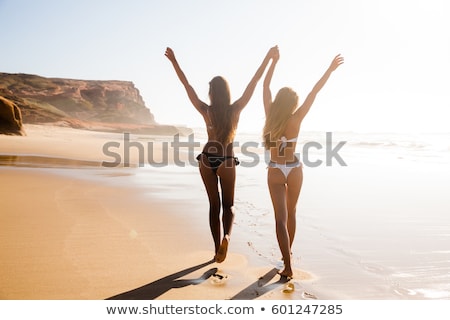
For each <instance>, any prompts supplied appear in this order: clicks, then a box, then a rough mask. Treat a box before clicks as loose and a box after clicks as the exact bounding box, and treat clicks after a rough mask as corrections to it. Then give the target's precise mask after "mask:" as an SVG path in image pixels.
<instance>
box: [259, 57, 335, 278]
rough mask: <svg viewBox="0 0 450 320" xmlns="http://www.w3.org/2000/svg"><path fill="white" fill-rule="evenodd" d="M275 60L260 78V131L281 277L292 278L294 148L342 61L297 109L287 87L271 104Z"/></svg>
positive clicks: (299, 176)
mask: <svg viewBox="0 0 450 320" xmlns="http://www.w3.org/2000/svg"><path fill="white" fill-rule="evenodd" d="M278 59H279V53H278V52H276V54H275V56H274V58H273V60H272V63H271V65H270V67H269V70H268V71H267V74H266V77H265V78H264V84H263V100H264V110H265V113H266V122H265V126H264V130H263V137H264V146H265V148H266V149H267V150H270V162H269V166H268V171H267V183H268V186H269V192H270V196H271V199H272V204H273V209H274V211H275V226H276V227H275V228H276V234H277V240H278V245H279V247H280V251H281V255H282V257H283V262H284V270H282V271H281V272H280V275H281V276H283V277H287V278H291V277H292V276H293V271H292V265H291V247H292V243H293V241H294V236H295V229H296V207H297V200H298V197H299V195H300V189H301V187H302V183H303V172H302V164H301V162H300V160H299V159H298V158H297V157H296V156H295V146H296V144H297V137H298V133H299V131H300V125H301V123H302V121H303V118H304V117H305V116H306V114H307V113H308V111H309V109H310V108H311V106H312V104H313V102H314V100H315V98H316V95H317V94H318V93H319V91H320V90H321V89H322V87H323V86H324V85H325V83H326V82H327V81H328V78H329V77H330V75H331V73H332V72H333V71H334V70H336V68H337V67H339V66H340V65H341V64H342V63H343V62H344V59H343V58H342V57H341V56H340V55H337V56H336V57H335V58H334V59H333V61H332V62H331V65H330V66H329V68H328V69H327V70H326V72H325V74H324V75H323V76H322V78H320V80H319V81H318V82H317V83H316V85H315V86H314V87H313V89H312V91H311V92H310V93H309V94H308V96H307V97H306V99H305V101H304V102H303V104H302V105H301V106H300V107H299V108H298V109H297V106H298V96H297V94H296V93H295V92H294V91H293V90H292V89H291V88H282V89H280V90H279V91H278V93H277V95H276V97H275V100H274V101H273V102H272V94H271V92H270V82H271V80H272V75H273V72H274V70H275V65H276V64H277V62H278Z"/></svg>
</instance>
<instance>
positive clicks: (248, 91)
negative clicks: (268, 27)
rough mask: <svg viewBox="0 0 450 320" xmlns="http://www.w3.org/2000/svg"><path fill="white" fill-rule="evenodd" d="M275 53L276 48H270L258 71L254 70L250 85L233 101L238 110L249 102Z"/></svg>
mask: <svg viewBox="0 0 450 320" xmlns="http://www.w3.org/2000/svg"><path fill="white" fill-rule="evenodd" d="M275 51H278V47H276V46H275V47H272V48H270V50H269V51H268V52H267V54H266V57H265V58H264V60H263V62H262V63H261V65H260V66H259V68H258V70H256V73H255V75H254V76H253V78H252V79H251V80H250V83H249V84H248V85H247V88H245V91H244V93H243V94H242V96H241V97H240V98H239V99H238V100H236V101H235V103H234V105H235V106H236V108H238V109H239V110H242V109H244V107H245V106H246V105H247V103H248V102H249V101H250V98H251V97H252V95H253V92H254V91H255V88H256V85H257V83H258V81H259V79H261V77H262V75H263V73H264V70H265V69H266V67H267V65H268V64H269V61H270V59H271V57H272V56H273V55H274V53H275Z"/></svg>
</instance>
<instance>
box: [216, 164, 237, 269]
mask: <svg viewBox="0 0 450 320" xmlns="http://www.w3.org/2000/svg"><path fill="white" fill-rule="evenodd" d="M217 174H218V175H219V177H220V186H221V189H222V210H223V215H222V226H223V233H224V237H223V239H222V243H221V245H220V248H219V251H218V252H217V255H216V262H219V263H220V262H223V261H224V260H225V258H226V255H227V251H228V244H229V242H230V236H231V229H232V228H233V221H234V208H233V206H234V188H235V182H236V167H235V164H234V160H233V159H227V160H225V162H224V163H222V165H221V166H220V167H219V168H218V170H217Z"/></svg>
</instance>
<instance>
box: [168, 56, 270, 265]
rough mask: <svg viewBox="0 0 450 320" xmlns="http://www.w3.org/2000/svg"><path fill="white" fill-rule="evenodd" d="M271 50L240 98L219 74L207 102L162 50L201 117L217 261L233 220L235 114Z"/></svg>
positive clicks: (202, 161) (202, 157) (204, 175)
mask: <svg viewBox="0 0 450 320" xmlns="http://www.w3.org/2000/svg"><path fill="white" fill-rule="evenodd" d="M275 51H276V49H275V47H274V48H271V49H270V50H269V52H268V53H267V55H266V57H265V58H264V60H263V62H262V64H261V66H260V67H259V68H258V70H257V71H256V73H255V75H254V76H253V78H252V79H251V80H250V83H249V84H248V85H247V88H246V89H245V91H244V93H243V94H242V97H240V98H239V99H238V100H236V101H235V102H234V103H231V101H230V100H231V98H230V90H229V87H228V83H227V82H226V80H225V79H224V78H222V77H215V78H213V79H212V80H211V82H210V83H209V98H210V101H211V104H210V105H207V104H206V103H205V102H203V101H201V100H200V99H199V98H198V96H197V94H196V92H195V90H194V89H193V88H192V87H191V85H190V84H189V82H188V80H187V78H186V76H185V75H184V72H183V71H182V70H181V68H180V66H179V65H178V62H177V60H176V58H175V54H174V52H173V50H172V49H170V48H167V49H166V52H165V56H166V57H167V58H168V59H169V60H170V62H172V65H173V67H174V69H175V72H176V74H177V76H178V78H179V79H180V81H181V83H182V84H183V86H184V88H185V89H186V92H187V94H188V97H189V100H190V101H191V103H192V104H193V105H194V107H195V108H196V109H197V110H198V112H200V114H201V115H202V116H203V119H204V120H205V124H206V129H207V133H208V142H207V143H206V145H205V146H204V148H203V152H202V153H201V154H200V155H199V156H198V157H197V160H199V167H200V174H201V176H202V179H203V183H204V184H205V187H206V192H207V194H208V199H209V225H210V228H211V234H212V237H213V239H214V246H215V256H214V260H215V261H216V262H219V263H220V262H222V261H224V260H225V257H226V254H227V250H228V244H229V242H230V235H231V228H232V225H233V219H234V212H233V211H234V210H233V205H234V188H235V180H236V168H235V166H236V165H238V164H239V162H238V160H237V158H236V157H235V156H234V152H233V140H234V136H235V132H236V128H237V124H238V121H239V115H240V113H241V111H242V109H244V107H245V106H246V105H247V103H248V102H249V100H250V98H251V96H252V95H253V92H254V90H255V87H256V84H257V83H258V81H259V80H260V79H261V77H262V75H263V72H264V70H265V69H266V67H267V65H268V64H269V61H270V59H271V57H272V56H273V55H274V53H275ZM219 183H220V189H221V191H222V209H223V215H222V223H221V221H220V207H221V199H220V194H219ZM221 225H222V226H221ZM221 228H223V233H224V236H223V238H222V237H221Z"/></svg>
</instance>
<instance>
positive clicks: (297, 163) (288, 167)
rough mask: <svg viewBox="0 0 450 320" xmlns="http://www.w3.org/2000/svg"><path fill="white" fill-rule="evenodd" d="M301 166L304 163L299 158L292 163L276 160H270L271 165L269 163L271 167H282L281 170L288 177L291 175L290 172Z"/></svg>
mask: <svg viewBox="0 0 450 320" xmlns="http://www.w3.org/2000/svg"><path fill="white" fill-rule="evenodd" d="M301 166H302V163H301V162H300V161H299V160H298V159H297V160H296V161H295V162H291V163H276V162H273V161H270V162H269V165H268V167H269V168H278V169H280V170H281V172H283V174H284V176H285V178H286V179H287V177H288V176H289V173H291V170H292V169H294V168H298V167H301Z"/></svg>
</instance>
